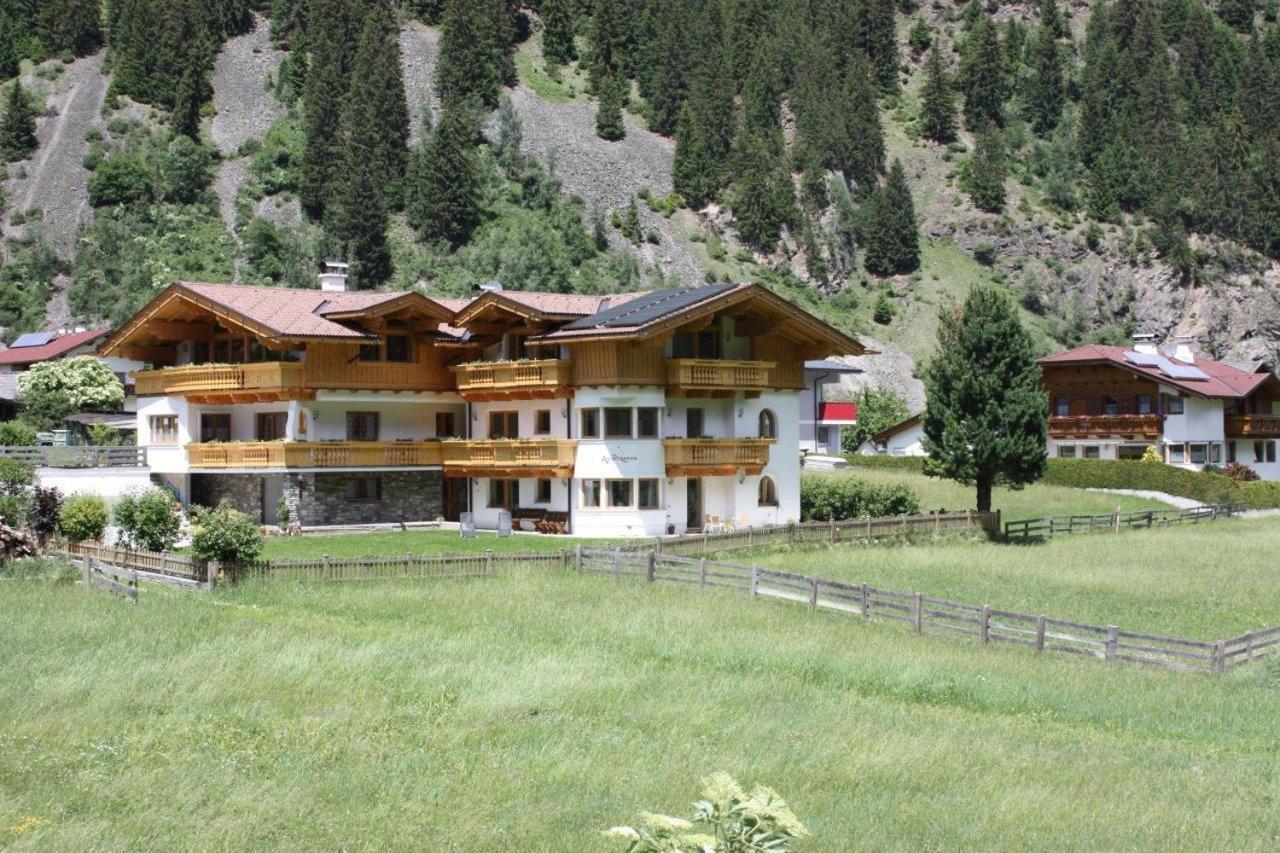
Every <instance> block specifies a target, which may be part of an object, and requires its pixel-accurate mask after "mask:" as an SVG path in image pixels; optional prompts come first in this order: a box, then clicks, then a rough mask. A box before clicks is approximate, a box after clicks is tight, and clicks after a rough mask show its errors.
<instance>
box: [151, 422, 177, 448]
mask: <svg viewBox="0 0 1280 853" xmlns="http://www.w3.org/2000/svg"><path fill="white" fill-rule="evenodd" d="M151 443H152V444H177V443H178V416H177V415H155V416H153V417H152V418H151Z"/></svg>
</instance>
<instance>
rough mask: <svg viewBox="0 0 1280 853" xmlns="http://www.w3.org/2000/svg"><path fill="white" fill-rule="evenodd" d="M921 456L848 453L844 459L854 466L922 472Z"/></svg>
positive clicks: (914, 472) (922, 460)
mask: <svg viewBox="0 0 1280 853" xmlns="http://www.w3.org/2000/svg"><path fill="white" fill-rule="evenodd" d="M924 459H925V458H924V457H923V456H859V455H857V454H849V455H847V456H845V460H846V461H847V462H848V463H849V465H851V466H853V467H856V468H879V469H882V470H886V471H910V472H911V473H913V474H922V473H924Z"/></svg>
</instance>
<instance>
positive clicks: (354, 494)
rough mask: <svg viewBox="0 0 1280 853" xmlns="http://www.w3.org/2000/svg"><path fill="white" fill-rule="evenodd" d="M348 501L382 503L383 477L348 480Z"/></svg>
mask: <svg viewBox="0 0 1280 853" xmlns="http://www.w3.org/2000/svg"><path fill="white" fill-rule="evenodd" d="M347 500H349V501H380V500H382V478H381V477H352V478H350V479H349V480H347Z"/></svg>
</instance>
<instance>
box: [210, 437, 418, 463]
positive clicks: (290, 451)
mask: <svg viewBox="0 0 1280 853" xmlns="http://www.w3.org/2000/svg"><path fill="white" fill-rule="evenodd" d="M440 444H441V442H439V441H230V442H213V443H210V444H188V445H187V460H188V461H189V462H190V464H191V467H192V468H193V469H209V470H218V469H227V468H249V469H259V468H261V469H272V468H274V469H290V468H422V467H431V466H438V465H440V464H441V459H440Z"/></svg>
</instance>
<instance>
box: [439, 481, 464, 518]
mask: <svg viewBox="0 0 1280 853" xmlns="http://www.w3.org/2000/svg"><path fill="white" fill-rule="evenodd" d="M467 483H468V481H467V480H464V479H462V478H459V477H450V478H448V479H446V480H445V481H444V501H443V504H444V505H443V506H442V507H441V512H442V513H443V514H444V520H445V521H457V520H458V519H459V518H461V517H462V512H463V509H464V506H463V503H464V502H465V501H466V489H467Z"/></svg>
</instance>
